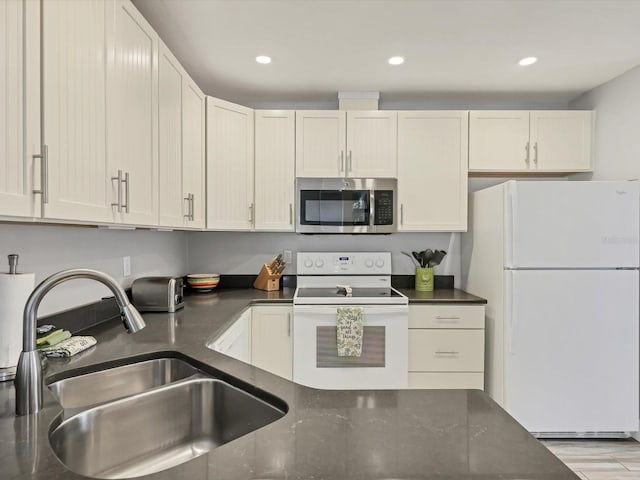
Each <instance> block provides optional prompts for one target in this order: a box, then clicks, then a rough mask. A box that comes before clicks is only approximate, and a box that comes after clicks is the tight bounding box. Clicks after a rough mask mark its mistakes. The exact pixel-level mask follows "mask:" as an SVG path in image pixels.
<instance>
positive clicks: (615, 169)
mask: <svg viewBox="0 0 640 480" xmlns="http://www.w3.org/2000/svg"><path fill="white" fill-rule="evenodd" d="M569 108H572V109H577V110H580V109H594V110H596V129H595V152H594V153H595V155H594V172H593V175H590V174H589V175H583V176H582V177H583V178H584V179H587V178H591V179H593V180H631V179H638V178H640V119H639V112H640V66H639V67H636V68H634V69H632V70H629V71H628V72H626V73H625V74H623V75H620V76H619V77H616V78H614V79H613V80H611V81H609V82H607V83H605V84H603V85H600V86H599V87H597V88H594V89H593V90H590V91H589V92H587V93H585V94H583V95H581V96H579V97H578V98H576V99H575V100H573V101H572V102H571V103H570V104H569ZM581 179H582V178H581Z"/></svg>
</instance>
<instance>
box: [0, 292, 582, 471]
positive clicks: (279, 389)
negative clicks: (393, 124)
mask: <svg viewBox="0 0 640 480" xmlns="http://www.w3.org/2000/svg"><path fill="white" fill-rule="evenodd" d="M292 296H293V290H287V289H285V290H284V291H280V292H274V293H267V292H260V291H256V290H251V289H246V290H220V291H218V292H214V293H209V294H202V295H198V296H191V297H187V305H186V307H185V308H184V309H183V310H181V311H179V312H178V313H176V314H167V313H154V314H145V315H144V317H145V320H146V322H147V328H145V329H144V330H142V331H141V332H139V333H137V334H135V335H128V334H127V333H125V331H124V330H123V329H122V328H121V326H120V325H117V324H114V323H110V324H103V325H101V326H98V327H94V328H93V329H91V330H90V331H88V333H90V334H92V335H94V336H96V338H97V339H98V342H99V343H98V345H97V346H96V347H93V348H92V349H90V350H87V351H86V352H83V353H81V354H79V355H77V356H75V357H73V358H71V359H58V360H53V361H52V362H51V367H50V368H49V371H48V372H46V374H45V376H51V375H53V374H56V373H59V372H62V371H64V370H69V369H75V368H81V367H86V366H88V365H91V364H95V363H102V362H106V361H118V359H122V358H125V357H129V356H132V355H139V354H151V353H153V352H163V351H176V352H181V353H182V354H185V355H188V356H189V357H192V358H194V359H197V360H198V361H200V362H203V363H205V364H207V365H210V366H212V367H215V368H216V369H218V370H221V371H223V372H226V373H227V374H230V375H233V376H235V377H237V378H239V379H241V380H243V381H244V382H247V383H249V384H251V385H254V386H255V387H257V388H261V389H264V390H266V391H268V392H271V393H272V394H274V395H276V396H278V397H280V398H281V399H282V400H284V401H285V402H286V403H287V405H288V407H289V410H288V412H287V414H286V415H285V416H284V417H283V418H281V419H279V420H277V421H275V422H273V423H271V424H269V425H267V426H266V427H264V428H262V429H259V430H257V431H255V432H253V433H250V434H248V435H245V436H243V437H240V438H238V439H236V440H234V441H232V442H230V443H228V444H225V445H222V446H221V447H218V448H215V449H214V450H212V451H210V452H209V453H208V454H205V455H202V456H200V457H198V458H196V459H194V460H191V461H190V462H187V463H184V464H182V465H179V466H177V467H174V468H171V469H170V470H167V471H164V472H159V473H157V474H153V475H149V476H148V477H144V478H148V479H153V480H158V479H162V480H174V479H175V480H177V479H188V480H199V479H202V480H204V479H207V480H223V479H224V480H236V479H243V480H245V479H285V478H286V479H294V480H296V479H300V480H301V479H326V480H338V479H344V480H347V479H352V480H364V479H440V480H443V479H457V480H465V479H475V480H486V479H512V480H515V479H521V480H524V479H548V480H561V479H562V480H564V479H566V480H569V479H576V478H578V477H576V476H575V475H574V474H573V473H572V472H571V471H570V470H569V469H568V468H567V467H566V466H565V465H564V464H563V463H562V462H560V460H558V459H557V458H556V457H554V456H553V455H552V454H551V453H550V452H549V451H547V449H546V448H545V447H544V446H543V445H542V444H541V443H539V442H538V441H537V440H536V439H534V438H533V437H532V436H531V435H529V434H528V433H527V432H526V431H525V430H524V429H523V428H522V427H521V426H520V425H519V424H518V423H516V422H515V421H514V420H513V419H512V418H511V417H510V416H509V415H508V414H507V413H506V412H504V410H502V409H501V408H500V407H498V405H496V404H495V403H494V402H493V401H492V400H491V399H490V398H489V397H488V396H487V395H485V394H484V393H483V392H481V391H478V390H386V391H385V390H378V391H362V390H361V391H323V390H315V389H311V388H307V387H303V386H300V385H296V384H294V383H292V382H289V381H287V380H284V379H282V378H280V377H277V376H274V375H271V374H269V373H267V372H265V371H262V370H260V369H258V368H255V367H253V366H251V365H248V364H245V363H243V362H240V361H237V360H234V359H232V358H229V357H227V356H225V355H222V354H220V353H217V352H214V351H212V350H209V349H207V348H206V347H205V342H206V341H207V339H209V338H211V337H212V336H215V335H219V334H220V333H221V332H222V331H223V330H224V329H225V328H226V327H227V326H228V325H230V324H231V322H232V321H234V319H235V318H237V317H238V315H239V314H240V313H241V312H242V311H243V310H244V309H245V308H246V307H247V306H248V305H250V304H252V303H255V302H275V303H283V302H285V303H289V302H291V298H292ZM476 298H477V297H476ZM423 300H424V299H423ZM432 301H434V300H432ZM435 301H444V299H443V298H439V299H438V300H435ZM14 394H15V392H14V388H13V384H12V383H11V382H5V383H0V478H2V479H46V480H55V479H77V478H84V477H81V476H80V475H77V474H75V473H73V472H70V471H69V470H67V469H66V468H65V467H64V466H63V465H62V464H61V463H60V462H59V461H58V460H57V459H56V457H55V456H54V454H53V452H52V451H51V448H50V446H49V442H48V437H47V434H48V431H49V426H50V424H51V422H52V421H53V420H54V419H55V418H56V417H57V416H58V415H59V413H60V411H61V409H60V407H59V405H58V404H57V403H56V401H55V400H54V398H53V397H52V395H51V394H50V393H49V391H48V390H46V389H45V396H44V409H43V410H42V411H41V412H40V413H39V414H37V415H32V416H30V417H15V416H14V413H13V412H14Z"/></svg>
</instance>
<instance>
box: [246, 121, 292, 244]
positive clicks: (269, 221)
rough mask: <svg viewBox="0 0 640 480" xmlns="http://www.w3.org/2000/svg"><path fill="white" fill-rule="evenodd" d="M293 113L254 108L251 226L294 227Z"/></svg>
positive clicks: (289, 228)
mask: <svg viewBox="0 0 640 480" xmlns="http://www.w3.org/2000/svg"><path fill="white" fill-rule="evenodd" d="M295 145H296V138H295V114H294V112H293V111H291V110H256V111H255V204H256V205H255V208H256V211H255V229H256V230H267V231H282V232H292V231H293V230H294V211H293V209H294V197H295V188H294V183H295V182H294V178H295Z"/></svg>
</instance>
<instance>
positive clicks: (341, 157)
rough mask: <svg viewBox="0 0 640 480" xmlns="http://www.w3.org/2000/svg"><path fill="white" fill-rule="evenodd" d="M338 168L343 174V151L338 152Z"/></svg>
mask: <svg viewBox="0 0 640 480" xmlns="http://www.w3.org/2000/svg"><path fill="white" fill-rule="evenodd" d="M339 168H340V172H344V150H340V163H339Z"/></svg>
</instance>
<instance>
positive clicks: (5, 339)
mask: <svg viewBox="0 0 640 480" xmlns="http://www.w3.org/2000/svg"><path fill="white" fill-rule="evenodd" d="M35 281H36V276H35V274H34V273H18V274H16V275H10V274H8V273H0V368H7V367H14V366H16V365H17V364H18V358H19V357H20V352H21V351H22V315H23V313H24V306H25V304H26V303H27V299H28V298H29V295H30V294H31V292H32V291H33V288H34V286H35Z"/></svg>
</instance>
